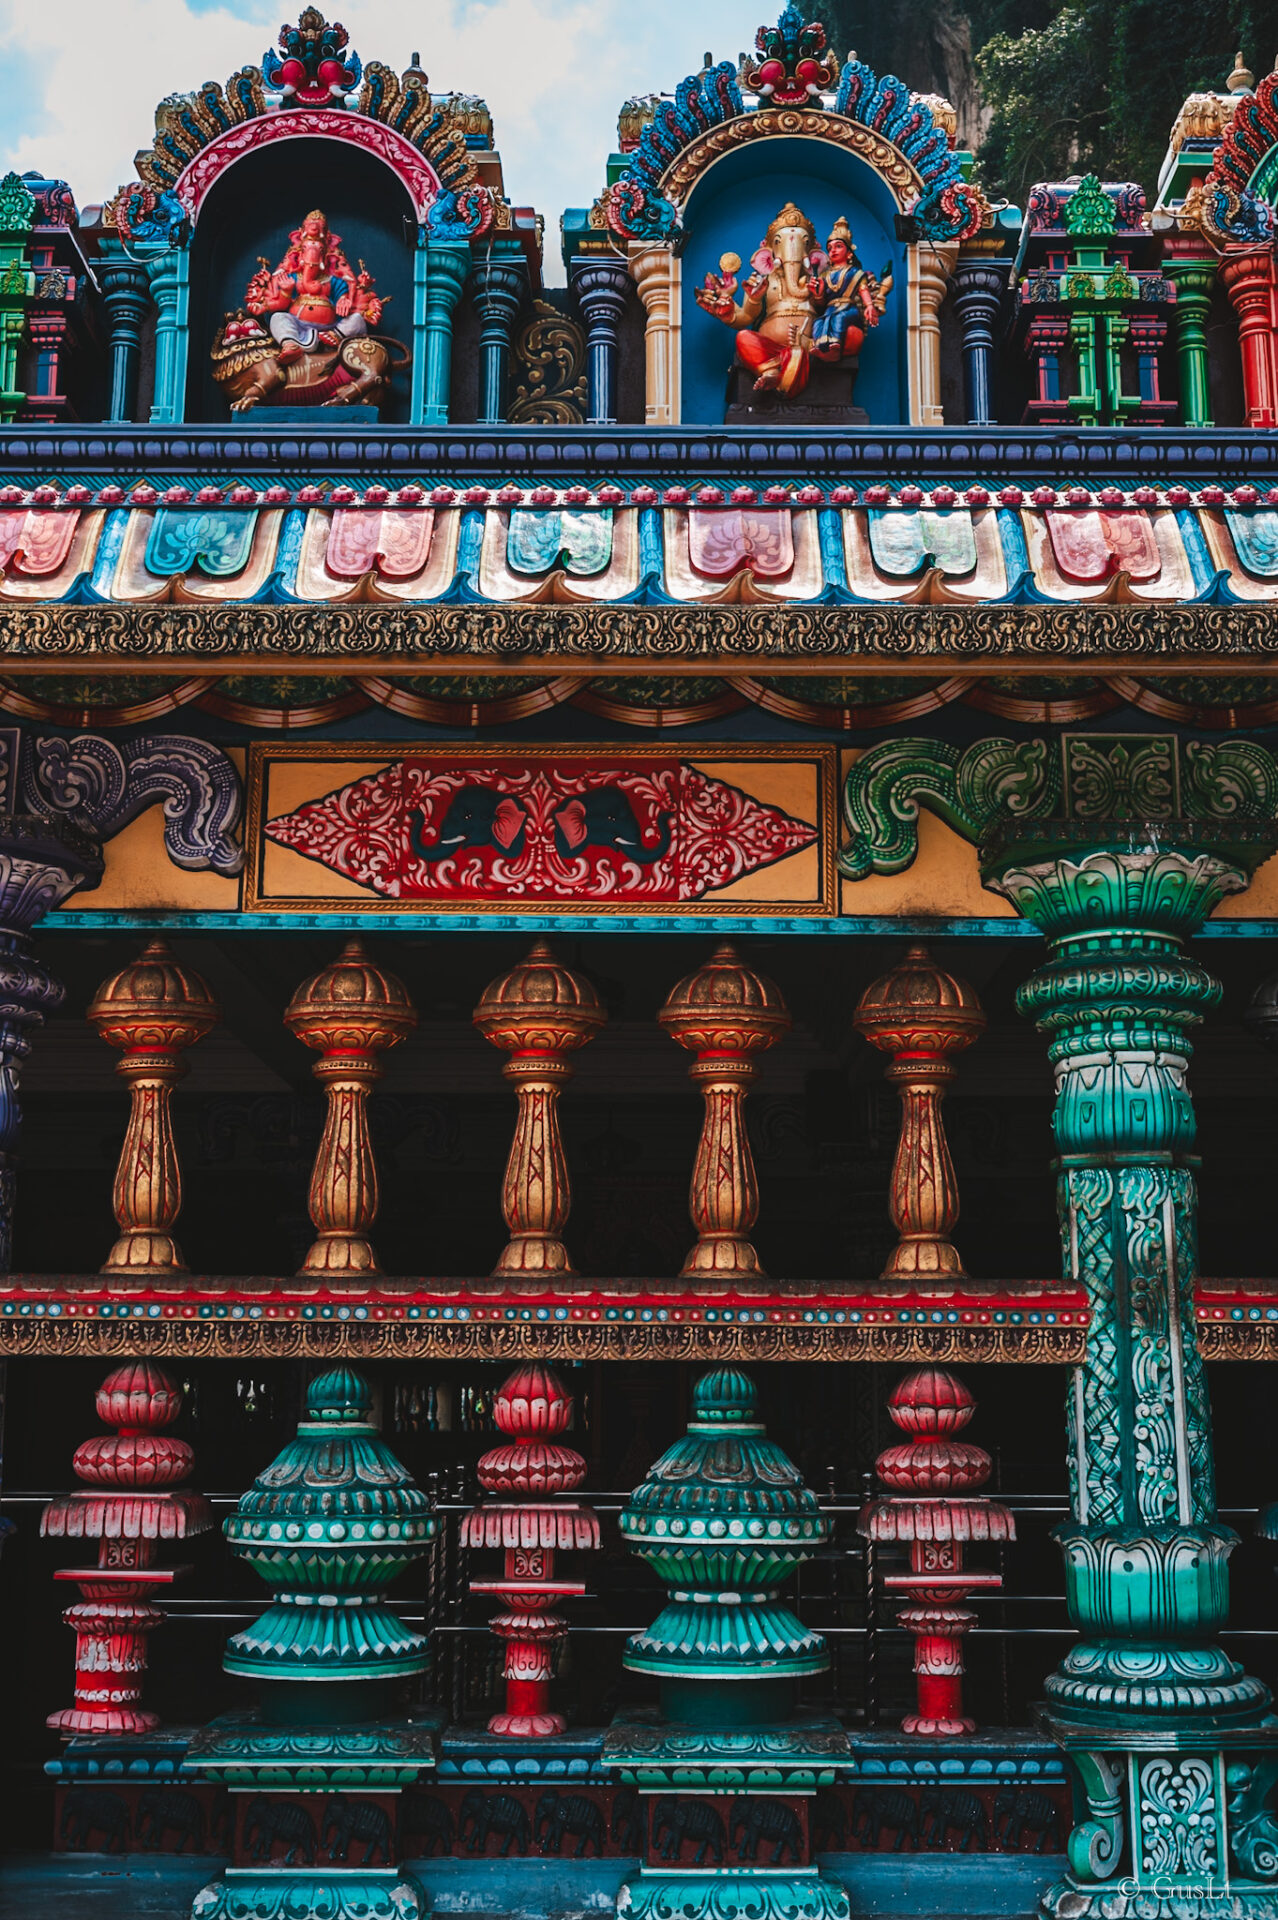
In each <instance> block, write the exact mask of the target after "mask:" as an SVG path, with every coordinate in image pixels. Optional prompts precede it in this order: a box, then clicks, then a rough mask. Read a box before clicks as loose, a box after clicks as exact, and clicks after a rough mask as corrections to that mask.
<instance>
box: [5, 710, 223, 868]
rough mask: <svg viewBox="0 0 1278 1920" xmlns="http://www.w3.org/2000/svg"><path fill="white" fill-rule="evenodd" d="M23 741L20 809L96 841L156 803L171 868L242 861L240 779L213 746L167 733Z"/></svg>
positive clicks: (54, 736) (107, 836) (109, 835)
mask: <svg viewBox="0 0 1278 1920" xmlns="http://www.w3.org/2000/svg"><path fill="white" fill-rule="evenodd" d="M28 744H29V751H28V752H27V753H26V754H24V755H22V756H21V760H20V771H19V774H18V783H19V805H20V806H21V808H22V811H23V812H29V813H33V814H42V815H44V816H45V817H46V818H58V817H61V818H62V819H64V820H66V821H67V822H69V823H71V824H73V825H75V826H76V827H78V828H80V829H81V830H82V831H83V832H85V833H87V834H89V835H91V836H92V838H93V839H95V840H98V841H101V840H108V839H110V837H111V836H112V834H115V833H118V832H119V831H120V829H121V828H122V827H126V826H128V824H129V822H130V821H131V820H136V818H137V817H138V815H139V814H140V813H143V812H144V811H145V810H146V808H147V807H149V806H152V805H153V804H154V803H155V802H156V801H157V800H158V801H160V802H161V803H162V805H163V808H164V844H165V847H166V849H167V851H168V855H169V858H170V860H172V861H173V863H174V865H175V866H178V867H183V868H185V869H186V870H187V871H188V872H199V871H202V870H204V869H207V868H210V867H211V868H212V869H213V871H214V872H215V873H223V874H235V873H238V872H239V871H240V869H241V867H242V866H243V864H244V849H243V847H242V846H240V845H239V844H238V843H237V841H236V840H235V838H234V831H235V828H236V827H237V826H238V824H239V820H240V812H241V808H242V805H243V793H242V789H241V786H240V777H239V775H238V773H237V772H236V770H235V768H234V767H233V766H232V764H231V762H230V760H228V758H227V757H226V755H225V754H224V753H223V752H222V750H221V748H220V747H215V746H212V745H211V744H210V743H209V742H208V741H207V740H196V739H191V738H189V737H187V736H186V735H183V734H168V733H159V734H143V735H141V736H140V737H139V738H138V739H136V740H126V741H115V740H108V739H107V738H106V737H105V736H104V735H103V734H100V733H81V734H76V735H73V736H71V737H70V738H66V737H63V736H61V735H45V736H42V737H41V738H38V739H36V740H34V741H30V742H29V743H28Z"/></svg>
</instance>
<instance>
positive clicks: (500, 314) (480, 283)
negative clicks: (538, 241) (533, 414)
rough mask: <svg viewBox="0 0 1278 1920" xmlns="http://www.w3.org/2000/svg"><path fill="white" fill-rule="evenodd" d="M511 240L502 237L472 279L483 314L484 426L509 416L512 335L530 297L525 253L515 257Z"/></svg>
mask: <svg viewBox="0 0 1278 1920" xmlns="http://www.w3.org/2000/svg"><path fill="white" fill-rule="evenodd" d="M510 244H511V243H510V242H509V241H506V242H502V241H498V242H497V243H496V244H495V245H494V247H493V250H492V252H491V253H485V254H484V255H482V256H481V257H480V258H479V259H478V260H477V261H476V262H475V270H474V272H473V274H472V275H471V281H470V297H471V299H472V300H473V301H474V303H475V311H476V313H477V314H478V315H479V408H478V417H479V421H480V423H481V425H483V426H498V425H500V424H501V422H502V421H504V420H505V418H506V381H507V374H508V372H509V368H510V341H511V335H512V333H513V332H514V328H515V322H516V320H518V318H519V314H520V311H521V309H522V307H523V304H524V302H525V300H526V299H527V297H528V268H527V266H526V264H525V262H524V257H523V253H522V251H518V252H516V253H515V254H514V255H513V257H512V255H511V254H508V253H506V252H505V248H506V247H508V246H510Z"/></svg>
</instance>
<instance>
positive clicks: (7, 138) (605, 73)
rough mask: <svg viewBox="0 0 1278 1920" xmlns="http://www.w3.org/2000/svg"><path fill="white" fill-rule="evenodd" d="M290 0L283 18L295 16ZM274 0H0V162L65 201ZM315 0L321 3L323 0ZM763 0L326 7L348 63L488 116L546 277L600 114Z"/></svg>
mask: <svg viewBox="0 0 1278 1920" xmlns="http://www.w3.org/2000/svg"><path fill="white" fill-rule="evenodd" d="M300 5H301V0H297V5H295V6H294V7H293V10H292V12H291V13H290V14H289V18H290V20H295V19H296V18H297V13H298V9H299V7H300ZM285 10H286V8H285V7H283V6H282V5H281V0H220V4H219V3H217V0H0V73H3V75H4V91H3V96H2V97H3V108H2V109H0V173H4V172H7V171H8V169H9V168H10V167H13V168H15V169H16V170H17V171H18V172H19V173H24V172H26V171H28V170H30V169H33V168H34V169H38V170H39V171H40V172H41V173H43V174H45V175H46V176H49V177H52V178H54V179H62V180H67V181H69V182H70V184H71V188H72V191H73V192H74V194H75V196H76V200H77V202H78V203H79V205H80V206H81V207H85V206H89V205H92V204H93V203H95V202H100V201H102V200H105V199H106V198H107V197H108V196H109V195H110V194H111V193H113V192H114V191H115V189H116V188H117V187H118V186H121V185H123V183H124V182H125V181H126V180H129V179H131V178H132V177H133V164H132V163H133V155H134V154H135V153H136V152H137V150H138V149H139V148H140V147H148V146H149V145H150V144H151V139H152V136H153V133H154V127H155V118H154V116H155V107H156V103H157V102H158V101H160V100H162V99H163V98H164V97H165V96H166V95H168V94H170V93H186V92H189V91H191V90H192V89H193V88H195V87H197V86H199V85H200V84H201V83H202V82H203V81H205V80H210V79H214V80H219V81H225V80H226V78H227V77H228V75H230V74H231V73H234V72H235V71H236V70H237V69H238V68H240V67H242V66H248V65H254V66H255V65H257V64H258V63H259V62H260V60H261V57H262V53H263V50H264V49H265V48H266V47H267V46H269V45H271V44H273V43H274V40H275V36H276V34H277V33H278V32H279V28H280V21H281V19H282V18H283V15H284V11H285ZM326 10H327V9H326ZM777 12H778V7H777V5H776V4H774V0H695V4H694V3H693V0H331V10H329V11H328V17H329V18H330V19H333V18H334V17H337V18H339V19H341V20H343V21H344V22H345V24H346V26H347V27H348V28H349V30H350V36H351V45H352V47H353V48H354V49H355V51H356V52H357V53H358V54H359V55H360V57H361V59H363V60H365V61H367V60H382V61H384V62H385V63H386V64H387V65H388V66H390V67H393V68H394V69H395V71H396V72H402V70H403V69H404V67H405V66H407V64H408V61H409V58H410V56H411V55H412V54H414V53H420V55H421V59H422V65H423V67H424V68H425V70H426V73H427V75H428V76H429V79H430V84H431V89H432V91H434V92H438V93H447V92H462V93H478V94H482V95H483V97H484V98H485V99H486V100H487V101H488V104H489V106H490V108H491V109H492V114H493V122H494V129H495V134H494V137H495V140H496V144H497V148H498V151H499V152H500V154H501V156H502V161H503V164H504V168H505V179H506V192H507V195H508V197H509V198H510V199H511V200H512V201H513V202H514V203H515V204H516V205H519V206H530V205H531V206H533V207H535V208H536V210H537V211H538V212H539V213H541V214H543V215H544V216H545V220H546V252H547V262H546V265H547V279H548V280H554V281H558V282H560V283H562V280H563V269H562V265H561V263H560V262H559V258H558V229H559V216H560V213H561V212H562V211H563V209H564V208H565V207H566V206H576V207H580V206H589V205H590V203H591V202H592V201H593V200H594V198H595V196H596V195H597V194H598V193H599V191H600V189H601V188H602V186H603V184H604V166H605V162H606V159H607V156H608V154H609V153H610V152H611V151H612V150H613V148H614V147H615V145H616V131H617V109H618V107H619V106H620V105H621V103H622V101H623V100H625V99H626V98H627V97H628V96H629V95H631V94H634V93H660V92H667V93H668V92H672V91H673V89H674V88H675V86H676V85H677V84H678V82H679V81H680V80H681V79H682V78H683V77H684V75H685V74H687V73H690V72H692V71H693V70H694V69H696V68H697V67H699V66H700V65H701V61H702V56H703V54H705V53H706V52H711V53H712V54H713V55H714V57H715V59H716V60H720V59H732V60H735V59H736V57H737V55H738V53H739V52H740V51H741V50H742V49H743V48H745V47H749V46H751V45H752V43H753V40H754V32H755V28H756V27H757V26H758V25H759V23H760V22H761V21H762V20H763V19H764V18H765V17H766V18H767V19H768V20H769V21H772V20H774V19H775V18H776V15H777Z"/></svg>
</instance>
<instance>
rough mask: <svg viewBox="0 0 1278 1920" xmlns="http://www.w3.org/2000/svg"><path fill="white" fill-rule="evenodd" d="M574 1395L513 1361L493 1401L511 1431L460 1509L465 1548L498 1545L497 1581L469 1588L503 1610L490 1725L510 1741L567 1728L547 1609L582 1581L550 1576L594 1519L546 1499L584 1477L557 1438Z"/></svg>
mask: <svg viewBox="0 0 1278 1920" xmlns="http://www.w3.org/2000/svg"><path fill="white" fill-rule="evenodd" d="M572 1404H573V1403H572V1395H571V1394H569V1393H567V1392H565V1390H564V1385H563V1382H562V1381H561V1380H560V1378H559V1376H558V1374H556V1373H553V1372H552V1371H551V1369H550V1368H549V1367H543V1366H538V1365H536V1364H535V1363H534V1364H530V1365H528V1366H525V1367H519V1368H517V1369H516V1371H515V1372H514V1373H512V1374H511V1376H510V1378H509V1379H508V1380H507V1381H506V1382H505V1384H504V1385H503V1386H502V1387H501V1389H500V1391H499V1392H498V1394H497V1399H496V1403H495V1405H494V1407H493V1417H494V1419H495V1420H496V1422H497V1425H498V1428H499V1429H500V1431H501V1432H502V1433H504V1434H505V1435H507V1441H506V1444H505V1445H504V1446H500V1447H494V1448H493V1449H492V1451H491V1452H489V1453H486V1454H485V1455H484V1457H483V1459H482V1460H481V1461H480V1463H479V1468H478V1472H479V1484H480V1486H481V1487H482V1488H483V1489H484V1492H485V1494H487V1495H490V1496H492V1497H491V1498H489V1499H487V1500H484V1501H481V1502H480V1504H479V1505H478V1506H477V1507H475V1508H473V1509H472V1511H471V1512H470V1513H468V1514H467V1515H466V1519H465V1523H464V1525H463V1527H462V1545H463V1546H467V1547H501V1548H502V1549H503V1551H504V1553H505V1567H504V1570H503V1577H502V1578H501V1579H500V1580H472V1581H471V1583H470V1590H471V1592H472V1593H495V1594H496V1595H497V1597H498V1599H499V1600H500V1601H501V1602H502V1603H503V1605H504V1607H505V1609H506V1611H505V1612H504V1613H499V1614H496V1615H494V1617H493V1619H492V1620H491V1621H490V1622H489V1625H490V1626H491V1627H492V1630H493V1632H494V1633H495V1634H496V1635H497V1636H498V1638H499V1639H501V1640H504V1641H505V1643H506V1667H505V1675H506V1704H505V1708H504V1709H503V1711H502V1712H500V1713H495V1714H494V1715H493V1717H492V1719H491V1720H490V1721H489V1722H488V1731H489V1732H490V1733H503V1734H508V1735H510V1736H512V1737H514V1738H516V1739H523V1740H530V1739H537V1738H544V1737H545V1736H546V1735H548V1734H552V1733H562V1732H563V1731H564V1727H565V1725H566V1724H567V1723H566V1722H565V1720H564V1717H563V1715H562V1714H559V1713H555V1712H553V1711H552V1709H551V1705H550V1680H551V1660H552V1648H553V1647H554V1644H555V1642H556V1641H557V1640H562V1639H563V1638H564V1636H565V1635H566V1634H567V1632H568V1622H567V1621H566V1620H564V1619H563V1618H562V1617H561V1616H560V1615H559V1614H557V1613H554V1612H552V1611H551V1609H552V1608H553V1606H554V1604H555V1601H556V1600H558V1599H561V1598H564V1597H566V1596H568V1595H570V1594H579V1593H584V1592H585V1591H586V1588H585V1583H584V1581H581V1580H565V1579H564V1578H563V1577H562V1575H560V1576H558V1577H557V1576H556V1573H555V1558H556V1555H557V1554H558V1553H560V1552H562V1551H563V1550H564V1549H565V1548H585V1549H587V1550H591V1549H595V1548H597V1547H598V1545H599V1519H598V1516H597V1515H596V1514H595V1513H594V1512H593V1511H592V1509H591V1508H590V1507H585V1506H579V1505H577V1504H576V1502H573V1503H572V1504H571V1505H569V1504H567V1503H566V1502H564V1501H561V1500H548V1499H547V1498H546V1497H545V1496H546V1495H547V1494H558V1493H571V1492H573V1491H574V1490H575V1489H576V1488H577V1487H579V1486H580V1485H581V1483H582V1481H583V1480H584V1479H585V1477H586V1463H585V1461H584V1460H583V1458H582V1456H581V1455H580V1454H579V1453H578V1452H577V1450H576V1449H575V1448H574V1447H566V1446H563V1445H562V1444H561V1443H560V1441H559V1438H558V1436H559V1435H560V1434H561V1433H565V1432H566V1431H567V1429H568V1426H569V1423H570V1422H571V1420H572Z"/></svg>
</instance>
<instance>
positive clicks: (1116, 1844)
mask: <svg viewBox="0 0 1278 1920" xmlns="http://www.w3.org/2000/svg"><path fill="white" fill-rule="evenodd" d="M1070 1759H1071V1760H1072V1761H1073V1762H1074V1765H1075V1767H1076V1768H1077V1770H1078V1775H1079V1779H1080V1780H1081V1782H1082V1787H1083V1793H1084V1795H1085V1796H1086V1799H1087V1812H1088V1815H1089V1818H1088V1819H1086V1820H1082V1821H1080V1822H1079V1824H1078V1825H1077V1826H1076V1827H1075V1828H1074V1830H1073V1832H1072V1833H1071V1834H1070V1836H1069V1840H1068V1841H1067V1843H1066V1852H1067V1854H1068V1856H1069V1865H1070V1872H1071V1873H1072V1874H1073V1875H1074V1878H1075V1879H1076V1880H1081V1881H1084V1882H1087V1883H1089V1884H1093V1885H1094V1884H1095V1883H1096V1882H1097V1881H1099V1880H1108V1879H1110V1878H1111V1877H1112V1876H1113V1874H1114V1873H1115V1872H1116V1871H1117V1868H1118V1863H1119V1861H1120V1860H1121V1859H1122V1857H1123V1769H1122V1767H1121V1766H1115V1765H1114V1763H1113V1761H1112V1760H1107V1759H1106V1757H1105V1755H1104V1754H1103V1753H1087V1752H1085V1751H1078V1752H1074V1753H1071V1755H1070Z"/></svg>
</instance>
